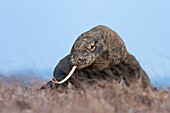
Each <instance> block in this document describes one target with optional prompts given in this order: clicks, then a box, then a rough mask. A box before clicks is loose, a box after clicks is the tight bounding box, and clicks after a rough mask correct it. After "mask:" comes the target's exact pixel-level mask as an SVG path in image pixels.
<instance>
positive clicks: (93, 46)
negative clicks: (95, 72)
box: [87, 43, 95, 51]
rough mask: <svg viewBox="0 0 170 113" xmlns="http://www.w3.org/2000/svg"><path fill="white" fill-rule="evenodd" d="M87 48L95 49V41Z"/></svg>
mask: <svg viewBox="0 0 170 113" xmlns="http://www.w3.org/2000/svg"><path fill="white" fill-rule="evenodd" d="M87 48H88V49H90V50H91V51H93V50H94V49H95V45H94V43H91V44H90V45H89V46H88V47H87Z"/></svg>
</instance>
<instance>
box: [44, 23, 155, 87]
mask: <svg viewBox="0 0 170 113" xmlns="http://www.w3.org/2000/svg"><path fill="white" fill-rule="evenodd" d="M73 66H77V69H76V71H75V72H74V73H73V75H72V76H71V78H70V79H69V80H68V81H66V82H65V83H63V84H61V85H58V84H55V83H53V82H51V81H50V82H48V83H47V84H46V85H44V86H43V87H42V88H41V89H46V88H59V87H61V88H67V85H68V83H69V82H70V83H72V84H73V85H74V86H75V87H76V88H87V87H88V88H89V86H90V87H97V86H102V83H110V82H112V80H117V81H118V82H120V81H122V80H123V81H124V82H125V84H126V85H127V86H130V85H131V84H133V83H137V81H138V80H139V79H140V80H141V82H142V85H143V87H152V85H151V82H150V80H149V78H148V76H147V74H146V73H145V72H144V70H143V69H142V68H141V66H140V64H139V63H138V61H137V60H136V58H135V57H134V56H133V55H131V54H130V53H129V52H128V51H127V49H126V47H125V44H124V42H123V41H122V39H121V38H120V37H119V36H118V34H117V33H116V32H114V31H113V30H111V29H110V28H108V27H106V26H102V25H100V26H97V27H94V28H93V29H91V30H89V31H87V32H85V33H83V34H82V35H80V36H79V37H78V39H77V40H76V41H75V43H74V45H73V47H72V49H71V53H70V54H69V55H67V56H66V57H65V58H63V59H62V60H61V61H60V62H59V64H58V65H57V66H56V68H55V70H54V77H55V78H56V79H57V81H60V80H62V79H63V78H65V77H66V76H67V74H68V73H69V72H70V70H71V68H72V67H73Z"/></svg>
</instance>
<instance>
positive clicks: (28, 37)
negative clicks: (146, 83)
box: [0, 0, 170, 81]
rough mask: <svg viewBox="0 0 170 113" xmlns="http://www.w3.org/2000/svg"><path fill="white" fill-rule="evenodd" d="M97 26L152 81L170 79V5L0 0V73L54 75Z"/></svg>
mask: <svg viewBox="0 0 170 113" xmlns="http://www.w3.org/2000/svg"><path fill="white" fill-rule="evenodd" d="M99 24H102V25H106V26H108V27H110V28H111V29H113V30H115V31H116V32H117V33H118V34H119V35H120V36H121V37H122V39H123V40H124V42H125V44H126V46H127V49H128V51H129V52H130V53H132V54H133V55H135V56H136V58H137V59H138V61H139V62H140V63H141V65H142V67H143V68H144V70H145V71H146V72H147V73H148V75H149V77H150V78H151V79H152V81H153V80H156V81H158V80H157V79H158V78H164V79H166V78H167V77H168V76H170V68H169V64H170V54H169V53H170V1H169V0H140V1H137V0H84V1H81V0H0V72H1V73H9V72H13V71H16V70H17V71H18V70H20V71H22V70H27V69H32V70H33V71H36V72H38V73H40V74H41V73H42V70H48V73H49V74H52V72H53V69H54V67H55V65H56V64H57V63H58V61H59V60H60V59H61V58H63V57H64V56H66V55H67V54H68V53H69V52H70V49H71V47H72V45H73V43H74V41H75V40H76V38H77V37H78V36H79V35H80V34H81V33H83V32H85V31H87V30H89V29H91V28H92V27H94V26H97V25H99Z"/></svg>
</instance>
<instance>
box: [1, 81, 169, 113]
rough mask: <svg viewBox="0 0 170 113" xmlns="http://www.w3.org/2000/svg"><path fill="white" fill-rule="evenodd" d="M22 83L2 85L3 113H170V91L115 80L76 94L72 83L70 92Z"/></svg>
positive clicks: (38, 84) (37, 82) (3, 83)
mask: <svg viewBox="0 0 170 113" xmlns="http://www.w3.org/2000/svg"><path fill="white" fill-rule="evenodd" d="M22 81H23V82H22V83H20V82H18V81H16V82H15V81H13V82H9V81H8V82H6V81H5V82H3V81H1V82H0V112H1V113H170V88H169V89H168V90H158V91H153V90H151V89H146V90H145V91H143V90H142V88H141V87H140V86H133V87H125V86H124V85H123V84H118V83H117V82H114V81H113V83H112V84H109V85H108V84H106V85H105V86H104V87H103V88H97V89H88V90H86V91H75V90H73V89H72V86H71V84H69V89H68V90H67V91H61V90H60V91H58V90H50V89H48V90H41V91H39V88H40V86H41V85H42V84H44V83H46V81H43V82H42V81H41V82H40V81H38V80H32V81H31V80H29V81H30V83H29V85H28V87H26V86H24V85H23V83H24V81H25V80H24V79H22ZM27 82H28V81H27ZM27 84H28V83H27ZM31 84H32V85H31Z"/></svg>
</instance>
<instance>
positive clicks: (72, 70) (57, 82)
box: [49, 66, 77, 84]
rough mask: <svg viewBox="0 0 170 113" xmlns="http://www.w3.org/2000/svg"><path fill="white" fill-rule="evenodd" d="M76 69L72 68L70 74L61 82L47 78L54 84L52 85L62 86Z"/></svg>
mask: <svg viewBox="0 0 170 113" xmlns="http://www.w3.org/2000/svg"><path fill="white" fill-rule="evenodd" d="M76 68H77V66H73V68H72V69H71V71H70V73H69V74H68V75H67V76H66V77H65V78H64V79H63V80H61V81H57V80H56V78H55V77H54V80H53V79H51V78H50V77H49V78H50V80H51V81H52V82H54V83H56V84H62V83H64V82H65V81H67V80H68V79H69V78H70V77H71V75H72V74H73V73H74V71H75V70H76Z"/></svg>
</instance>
